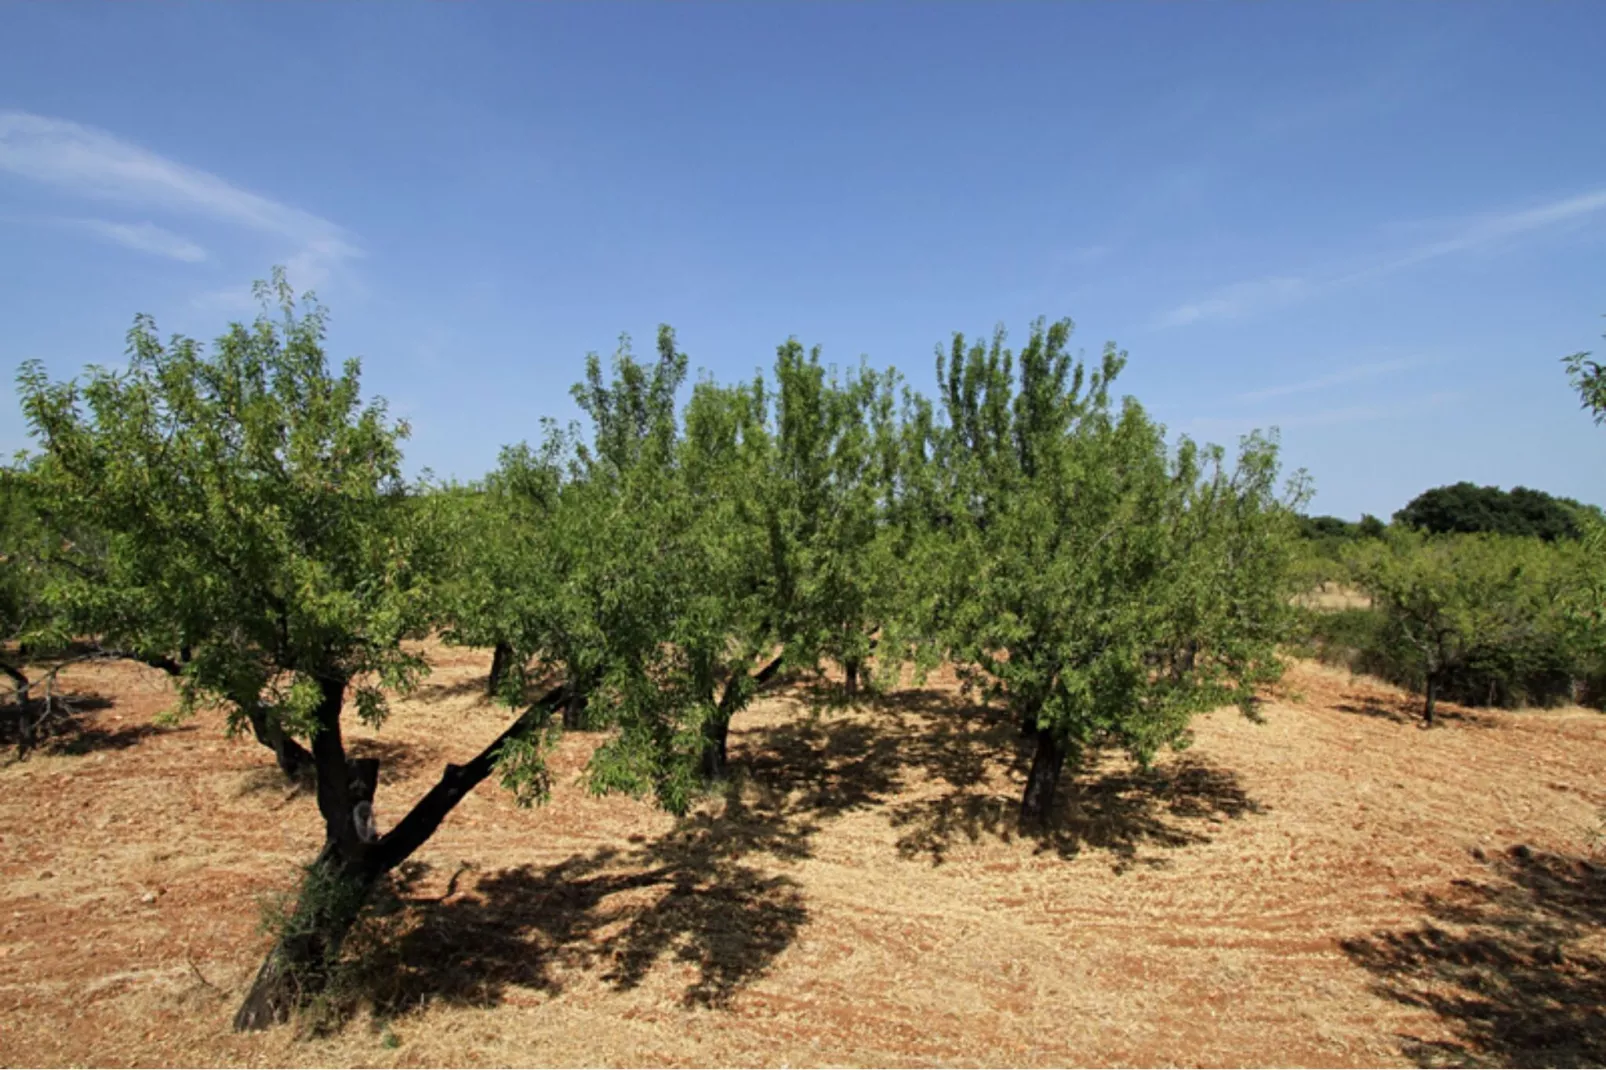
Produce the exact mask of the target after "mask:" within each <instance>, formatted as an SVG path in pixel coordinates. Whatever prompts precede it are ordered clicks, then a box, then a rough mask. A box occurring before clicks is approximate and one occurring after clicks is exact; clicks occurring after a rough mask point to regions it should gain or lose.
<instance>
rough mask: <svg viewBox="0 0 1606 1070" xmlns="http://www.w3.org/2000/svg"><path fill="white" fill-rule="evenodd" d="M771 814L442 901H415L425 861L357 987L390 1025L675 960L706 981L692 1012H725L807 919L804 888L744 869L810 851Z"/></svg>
mask: <svg viewBox="0 0 1606 1070" xmlns="http://www.w3.org/2000/svg"><path fill="white" fill-rule="evenodd" d="M773 817H774V815H773V814H770V813H767V812H766V811H765V810H764V809H763V808H762V807H757V808H755V807H753V806H750V805H747V804H744V803H742V802H740V801H739V800H737V801H736V802H735V804H734V805H730V804H728V805H727V808H726V811H725V813H723V814H720V815H707V814H703V815H698V816H697V817H694V818H692V819H689V820H688V821H686V822H684V823H683V824H682V825H681V826H680V827H679V828H677V829H676V830H675V831H674V832H673V833H671V834H669V835H667V836H664V837H662V838H661V839H658V840H656V841H653V842H650V843H645V844H641V845H638V846H634V847H632V848H629V849H618V848H611V847H608V848H601V849H598V850H596V851H592V852H590V853H587V854H576V855H573V856H571V857H569V858H567V859H565V860H563V861H562V862H559V863H557V864H555V865H551V866H546V867H535V866H529V865H524V866H517V867H514V868H511V869H504V870H499V871H497V872H494V873H490V874H487V875H486V876H483V877H481V878H480V879H479V880H478V881H477V882H476V883H475V884H474V886H473V888H472V889H470V890H468V891H466V892H464V893H463V894H461V895H454V894H453V893H452V891H451V890H450V889H449V890H448V892H447V894H446V895H445V896H442V897H440V898H439V899H435V900H422V899H418V898H417V897H416V896H414V895H413V894H412V893H413V890H414V889H415V888H416V886H417V885H418V883H419V882H420V880H421V879H422V878H423V877H424V876H425V874H427V872H428V867H427V866H426V865H423V864H421V863H414V864H412V865H411V866H408V867H405V868H404V870H403V872H401V873H399V874H398V876H397V879H396V881H395V882H394V884H393V891H392V892H391V894H390V895H389V896H388V898H389V899H390V902H388V903H387V902H381V903H379V904H378V905H377V906H376V909H375V910H374V911H373V912H372V913H373V916H372V917H370V919H369V922H368V925H367V926H366V931H365V933H364V934H363V936H362V937H361V942H360V945H359V948H358V958H359V965H358V970H359V972H360V984H359V985H358V986H356V987H357V988H359V989H360V990H361V991H362V992H363V993H364V994H365V995H366V997H367V999H369V1000H370V1001H371V1002H372V1003H373V1005H374V1007H375V1010H376V1012H377V1014H376V1017H377V1018H379V1019H385V1018H388V1017H393V1016H395V1015H397V1014H400V1013H403V1012H406V1011H408V1010H411V1009H414V1008H417V1007H421V1006H424V1005H427V1004H429V1003H433V1002H442V1003H446V1004H448V1005H456V1006H473V1007H490V1006H496V1005H498V1004H500V1003H502V1002H504V1000H505V999H506V998H507V994H508V991H509V990H510V989H512V988H528V989H535V990H538V991H541V992H545V993H548V994H556V993H558V992H561V991H562V989H563V987H564V984H565V979H566V978H567V977H568V976H570V975H571V974H572V973H574V972H575V971H579V970H591V969H597V968H599V967H600V968H601V969H602V974H601V976H602V978H603V980H604V981H606V982H607V983H608V984H609V985H611V986H612V987H613V988H615V989H617V990H628V989H632V988H635V987H637V986H639V985H641V984H642V983H643V982H644V981H645V980H646V979H647V977H648V975H649V974H650V973H651V972H652V971H653V970H654V968H655V967H656V966H658V964H659V963H661V962H666V961H667V962H673V963H679V964H682V965H683V966H686V967H690V968H691V969H692V970H693V971H694V973H693V975H692V976H691V977H690V979H689V982H688V984H687V986H686V988H685V990H684V992H683V994H682V999H683V1002H684V1003H685V1004H687V1005H689V1006H691V1005H700V1006H707V1007H715V1008H720V1007H727V1006H729V1005H730V1003H731V1000H732V999H733V997H734V996H735V995H736V993H737V992H738V991H739V990H740V989H741V988H742V987H743V986H744V985H746V984H748V983H750V982H751V981H753V980H755V979H757V978H758V977H761V976H763V974H764V973H765V972H766V971H767V970H768V968H769V966H770V963H771V962H773V960H774V959H775V957H776V956H777V955H779V954H780V953H781V952H782V951H784V950H785V949H786V948H787V947H789V946H790V945H791V943H792V942H793V940H795V939H796V937H797V934H798V932H799V931H800V930H801V929H802V927H803V926H804V924H806V923H807V921H808V909H807V907H806V905H805V903H804V900H803V893H802V889H801V887H800V886H799V885H798V884H797V882H796V881H794V880H793V879H792V878H790V877H787V876H784V875H775V874H770V873H766V872H765V871H763V870H762V869H760V868H758V867H756V866H753V865H750V864H747V863H745V862H743V861H742V858H743V857H744V856H745V855H747V854H749V853H752V852H755V851H759V852H765V853H769V854H772V855H776V856H778V857H788V856H790V857H801V856H802V855H804V854H806V852H807V843H806V841H807V838H808V837H809V836H810V835H812V828H811V827H809V826H808V825H803V826H799V827H783V826H781V825H778V824H777V823H776V822H775V821H774V820H773ZM454 880H455V878H454Z"/></svg>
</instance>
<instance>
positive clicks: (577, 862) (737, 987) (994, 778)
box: [354, 689, 1259, 1021]
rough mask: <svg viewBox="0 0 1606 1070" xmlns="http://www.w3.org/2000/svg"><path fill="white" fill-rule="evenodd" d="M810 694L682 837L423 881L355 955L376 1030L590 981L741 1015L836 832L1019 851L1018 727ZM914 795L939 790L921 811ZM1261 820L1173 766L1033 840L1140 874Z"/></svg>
mask: <svg viewBox="0 0 1606 1070" xmlns="http://www.w3.org/2000/svg"><path fill="white" fill-rule="evenodd" d="M800 692H801V689H799V690H794V691H793V692H792V693H791V698H792V699H794V700H796V701H798V703H799V705H800V706H803V707H804V708H805V710H806V712H802V713H800V715H799V716H797V717H794V718H791V719H788V720H785V721H782V722H780V723H773V724H767V725H763V726H756V727H750V728H745V727H742V726H740V724H738V728H737V731H736V732H735V734H734V735H733V737H732V748H733V753H732V758H733V761H732V766H731V776H730V778H729V779H728V780H727V781H726V782H725V783H724V784H723V785H722V790H723V799H722V800H720V801H718V802H716V803H715V804H713V805H712V806H709V807H707V808H705V809H703V810H700V811H698V812H696V813H694V814H692V815H690V816H688V817H687V818H685V819H683V820H682V821H680V822H679V823H678V825H677V827H676V828H675V830H674V831H673V832H671V833H669V834H667V835H665V836H663V837H660V838H658V839H656V840H652V841H646V840H638V841H634V842H632V843H631V844H630V845H629V846H621V847H603V848H599V849H597V850H594V851H590V852H586V853H579V854H574V855H571V856H570V857H568V858H566V859H564V860H562V861H561V862H557V863H555V864H552V865H548V866H532V865H524V866H517V867H513V868H508V869H502V870H498V871H494V872H487V873H485V874H483V875H481V876H479V877H478V879H477V880H475V881H474V882H472V886H471V887H465V889H464V890H463V891H461V892H455V891H449V892H448V894H446V895H444V896H439V897H436V898H433V899H424V898H420V897H419V894H418V892H419V889H420V888H421V887H422V885H423V883H424V880H425V878H426V876H427V874H428V868H427V866H424V865H423V864H421V863H415V864H413V865H410V866H408V867H404V870H403V871H402V872H400V873H398V874H397V876H396V879H395V881H394V882H393V886H392V889H391V891H390V892H388V893H387V894H386V895H383V896H381V897H379V899H380V901H379V903H378V904H377V905H376V907H375V909H374V910H372V911H371V912H370V917H369V920H368V922H367V923H366V925H365V932H364V935H363V936H362V937H360V938H359V939H357V940H356V941H355V942H354V948H355V951H354V957H355V958H356V959H357V961H358V965H357V969H358V974H359V976H360V978H361V983H360V984H359V985H357V986H355V988H356V989H357V990H358V991H361V992H362V993H364V998H365V999H366V1000H368V1001H370V1002H371V1003H372V1005H373V1006H374V1007H375V1009H376V1011H377V1015H376V1020H379V1021H382V1020H384V1019H386V1018H388V1017H393V1016H395V1015H397V1014H401V1013H404V1012H406V1011H409V1010H412V1009H414V1008H416V1007H419V1006H422V1005H425V1004H428V1003H431V1002H444V1003H447V1004H451V1005H461V1006H474V1007H489V1006H495V1005H498V1004H500V1003H502V1002H505V1001H506V1000H507V999H508V998H509V994H510V992H512V991H513V990H516V989H528V990H534V991H538V992H544V993H548V994H553V993H557V992H560V991H562V990H563V987H564V986H565V984H566V983H571V982H572V981H573V979H574V978H575V976H576V975H577V973H579V972H584V971H600V974H599V976H600V977H601V979H602V980H603V981H604V982H606V983H607V984H608V985H610V986H612V987H613V988H615V989H616V990H628V989H632V988H635V987H637V986H638V985H641V984H644V983H646V982H647V981H648V979H649V977H650V976H652V975H653V974H654V973H655V972H656V971H668V972H669V975H670V976H673V971H675V970H686V971H687V976H686V980H685V987H684V988H683V990H682V992H681V998H682V999H683V1001H684V1002H685V1003H686V1004H688V1005H702V1006H709V1007H725V1006H728V1005H729V1004H730V1003H731V1001H732V1000H733V999H734V998H735V996H736V995H737V993H739V992H740V991H741V990H742V989H743V988H744V987H745V986H746V985H748V984H750V983H752V982H753V981H755V980H756V979H758V978H760V977H762V976H764V975H765V973H766V972H767V971H768V970H769V969H770V967H771V965H772V964H773V962H774V961H775V959H776V957H777V956H778V955H780V954H781V953H782V952H783V951H784V950H785V949H786V948H787V947H789V946H790V945H791V944H792V942H793V941H794V940H795V939H796V938H797V935H798V933H799V932H800V931H801V929H802V928H803V926H805V925H806V924H807V923H808V920H809V910H808V906H807V903H806V901H805V899H804V895H803V889H802V887H801V886H800V885H799V884H798V883H797V882H796V881H795V880H794V879H793V878H792V877H790V876H787V875H786V874H785V873H784V872H781V873H776V872H775V869H776V868H777V866H778V865H779V866H782V867H784V866H785V865H786V864H788V863H792V862H797V861H801V860H803V859H807V858H809V857H811V856H812V854H813V851H814V842H815V839H816V836H817V834H818V833H819V832H820V831H821V829H822V828H823V827H824V826H825V825H826V824H827V823H829V822H832V821H835V820H837V819H840V818H842V817H844V816H846V815H849V814H852V813H862V812H865V811H871V810H881V811H884V812H886V813H887V815H888V817H889V819H890V820H891V822H892V824H893V825H894V826H898V827H901V828H903V829H904V830H905V831H904V835H903V838H902V840H901V841H900V842H899V850H900V852H902V853H903V854H904V855H905V856H906V857H911V858H914V857H922V856H929V857H931V859H932V860H933V862H940V861H941V860H942V858H943V855H944V853H945V852H946V851H947V849H948V847H949V845H951V844H952V843H953V842H954V841H955V840H957V839H959V838H961V837H966V838H969V839H972V840H975V839H979V838H980V837H981V836H982V835H984V834H987V835H995V836H997V837H999V838H1002V839H1006V840H1007V839H1010V838H1012V837H1013V836H1015V835H1018V833H1016V831H1015V812H1016V807H1017V806H1018V795H1016V794H1011V795H1010V796H1009V797H1008V798H1005V797H1004V796H1003V795H1002V794H1001V790H1003V789H1001V787H1000V784H999V783H998V782H999V781H1000V780H1001V779H1002V780H1005V781H1008V782H1009V783H1010V784H1011V785H1012V786H1011V788H1010V789H1008V790H1010V791H1012V792H1013V791H1015V790H1016V789H1015V788H1014V787H1013V785H1018V784H1023V783H1024V779H1025V773H1026V766H1027V764H1028V762H1029V760H1030V753H1029V748H1028V746H1027V744H1026V743H1025V742H1024V741H1022V740H1021V739H1020V736H1019V730H1018V725H1017V724H1016V723H1015V721H1014V720H1013V718H1011V717H1009V715H1008V714H1007V713H1004V712H1002V711H999V710H995V709H991V708H988V707H985V706H980V705H976V704H972V703H966V702H965V701H963V700H961V699H959V698H958V697H956V696H955V695H953V694H951V693H948V692H941V691H927V692H900V693H898V694H894V695H891V696H885V697H882V698H880V699H878V700H876V701H875V702H872V703H867V704H865V705H864V706H862V707H860V708H858V709H855V710H852V711H849V712H846V713H844V714H841V715H836V714H827V713H825V712H822V711H821V710H820V709H819V708H818V707H815V708H813V709H807V701H806V695H804V694H801V693H800ZM911 788H918V789H920V790H928V791H929V790H930V789H933V788H934V789H935V792H934V793H932V794H930V795H929V796H928V797H926V798H921V799H916V800H914V801H902V800H901V798H900V797H902V796H907V795H908V793H909V791H910V789H911ZM1066 794H1069V792H1066ZM1258 809H1259V808H1258V807H1257V806H1256V804H1255V803H1254V802H1253V800H1251V799H1249V798H1248V796H1247V795H1246V794H1245V792H1244V791H1243V789H1242V787H1241V786H1240V785H1239V784H1238V782H1237V780H1236V779H1235V778H1234V777H1233V776H1232V774H1230V773H1228V772H1226V771H1224V770H1220V769H1216V768H1214V767H1212V766H1210V765H1208V764H1206V763H1204V762H1202V761H1198V760H1191V761H1182V762H1172V763H1169V764H1167V765H1165V766H1162V767H1161V768H1159V769H1157V770H1151V771H1148V772H1144V771H1126V772H1119V773H1109V774H1104V775H1099V776H1095V777H1092V778H1091V779H1089V780H1088V781H1087V782H1086V783H1084V784H1083V785H1082V786H1081V790H1080V792H1079V793H1078V797H1077V798H1076V799H1074V800H1069V799H1068V800H1066V803H1065V806H1064V807H1063V808H1062V813H1061V814H1060V816H1059V817H1058V818H1057V822H1056V824H1055V825H1054V826H1052V827H1051V828H1050V830H1049V831H1047V832H1042V833H1032V834H1030V836H1031V837H1032V838H1036V839H1039V840H1040V842H1041V843H1042V845H1043V848H1044V849H1050V850H1055V851H1057V852H1058V853H1060V854H1061V855H1063V856H1067V857H1068V856H1071V855H1074V854H1076V853H1078V852H1079V851H1080V850H1082V849H1083V847H1085V846H1098V847H1105V848H1108V849H1109V850H1111V851H1113V852H1114V853H1115V854H1116V855H1117V867H1118V868H1123V867H1124V866H1125V865H1129V864H1131V863H1132V861H1133V860H1134V859H1136V858H1137V855H1138V853H1139V849H1140V848H1141V847H1144V846H1159V847H1181V846H1186V845H1189V844H1194V843H1201V842H1205V841H1206V840H1207V839H1208V838H1209V837H1208V835H1207V834H1206V833H1205V832H1204V831H1200V830H1197V829H1193V828H1187V827H1184V826H1183V825H1182V824H1179V822H1182V821H1185V820H1187V819H1204V818H1221V817H1238V816H1242V815H1244V814H1248V813H1253V812H1256V811H1257V810H1258ZM464 883H465V885H467V884H468V883H469V882H467V881H465V882H464ZM660 976H663V974H660ZM670 983H671V984H674V985H678V984H680V980H679V978H678V977H677V978H675V979H674V980H672V981H671V982H670Z"/></svg>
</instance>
